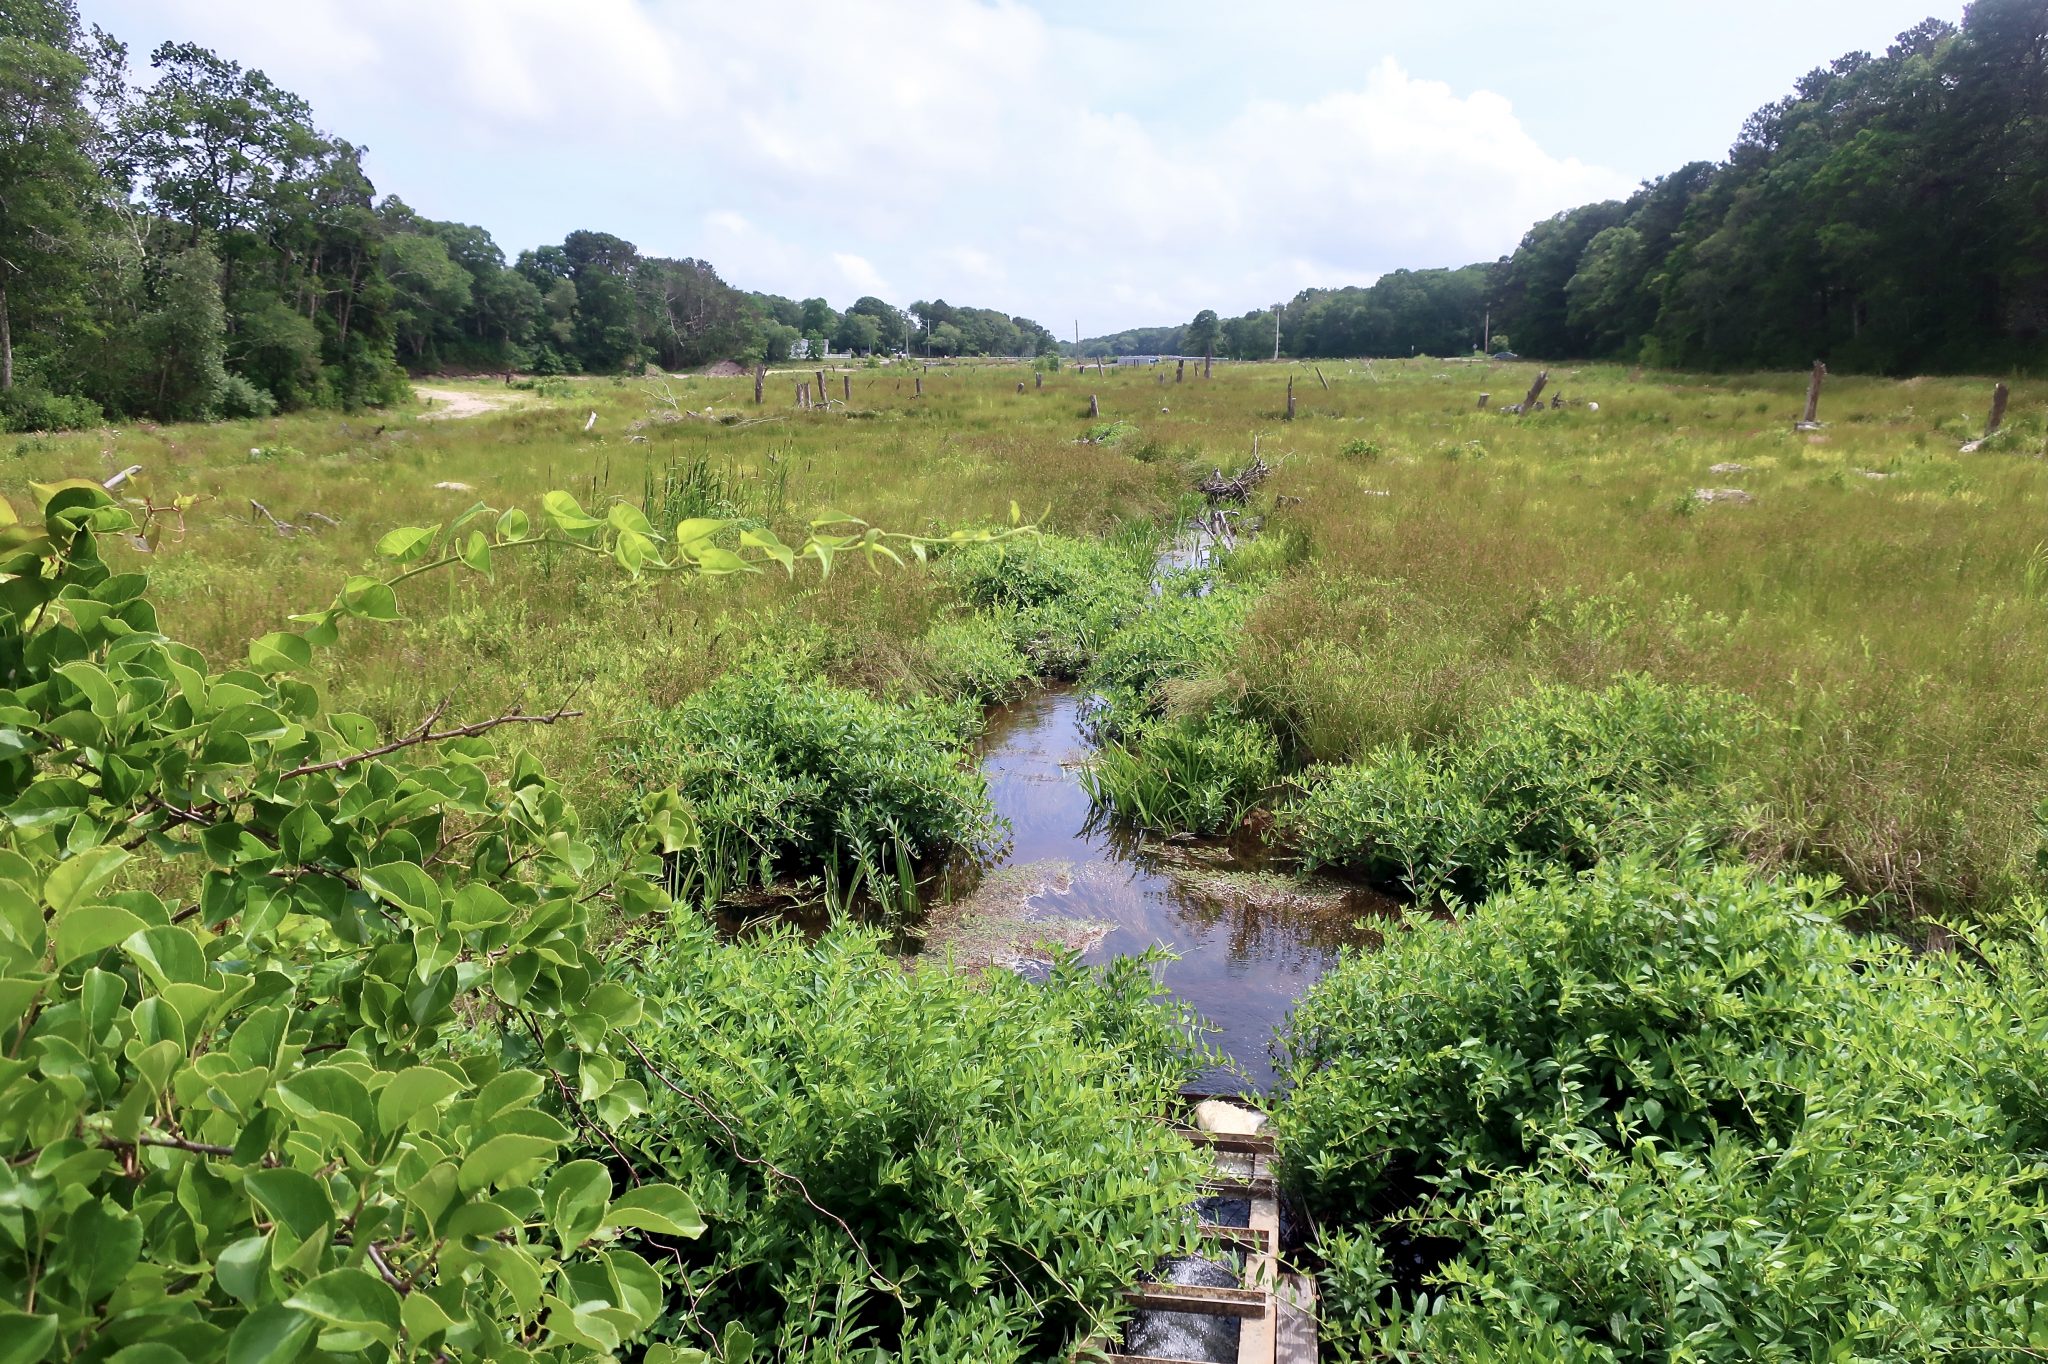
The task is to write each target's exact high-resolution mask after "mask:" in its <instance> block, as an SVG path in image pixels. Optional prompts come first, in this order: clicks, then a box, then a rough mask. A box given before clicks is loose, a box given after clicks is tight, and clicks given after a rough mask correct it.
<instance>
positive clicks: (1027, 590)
mask: <svg viewBox="0 0 2048 1364" xmlns="http://www.w3.org/2000/svg"><path fill="white" fill-rule="evenodd" d="M939 567H940V572H941V573H942V574H943V575H944V577H945V578H946V579H947V581H949V582H950V583H951V584H952V586H953V589H954V590H955V591H956V592H958V593H959V594H960V598H961V600H963V601H965V602H966V603H968V604H969V605H971V606H975V607H978V608H981V609H982V610H985V611H988V612H990V613H991V614H992V615H993V616H994V617H995V618H996V619H997V620H999V621H1000V622H1001V623H1002V624H1003V627H1004V629H1005V631H1006V632H1007V633H1008V635H1009V637H1010V639H1011V641H1012V643H1013V644H1014V645H1015V647H1016V649H1017V651H1018V652H1019V653H1020V654H1022V655H1023V657H1024V658H1025V659H1026V660H1027V661H1028V662H1029V664H1030V665H1031V671H1032V673H1033V674H1034V675H1035V676H1040V677H1062V678H1065V677H1076V676H1079V675H1080V673H1081V671H1082V669H1084V668H1085V667H1087V665H1088V663H1089V661H1090V660H1091V659H1092V658H1094V656H1095V653H1096V650H1098V649H1099V648H1101V646H1102V643H1103V641H1104V640H1106V639H1108V638H1109V636H1110V634H1111V633H1112V632H1113V631H1115V630H1116V629H1117V628H1118V626H1120V625H1121V624H1122V623H1123V622H1124V621H1125V620H1126V619H1127V618H1128V617H1129V616H1130V615H1131V614H1132V613H1133V612H1134V611H1135V609H1136V607H1137V605H1138V603H1139V602H1141V601H1142V600H1143V599H1144V595H1145V575H1146V564H1145V563H1144V562H1143V561H1142V560H1141V559H1140V558H1139V557H1138V556H1136V555H1134V554H1132V553H1131V552H1129V550H1128V548H1126V547H1124V546H1121V545H1114V544H1105V543H1100V542H1097V541H1092V540H1081V539H1075V538H1072V537H1069V536H1064V535H1041V536H1032V537H1029V538H1026V539H1021V540H1015V541H1009V542H1005V543H1003V544H1000V545H975V546H971V547H969V548H967V549H964V550H958V551H955V552H953V553H951V554H948V555H946V557H945V558H944V559H942V560H940V564H939Z"/></svg>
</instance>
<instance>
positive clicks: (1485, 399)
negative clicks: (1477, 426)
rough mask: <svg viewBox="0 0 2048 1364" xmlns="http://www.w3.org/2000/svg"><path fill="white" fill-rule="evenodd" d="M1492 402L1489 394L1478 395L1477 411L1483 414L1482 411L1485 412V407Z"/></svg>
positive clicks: (1491, 396)
mask: <svg viewBox="0 0 2048 1364" xmlns="http://www.w3.org/2000/svg"><path fill="white" fill-rule="evenodd" d="M1492 401H1493V395H1492V394H1491V393H1482V394H1480V395H1479V410H1480V411H1481V412H1484V411H1485V410H1486V405H1487V404H1488V403H1490V402H1492Z"/></svg>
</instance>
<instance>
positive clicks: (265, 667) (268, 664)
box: [249, 632, 313, 673]
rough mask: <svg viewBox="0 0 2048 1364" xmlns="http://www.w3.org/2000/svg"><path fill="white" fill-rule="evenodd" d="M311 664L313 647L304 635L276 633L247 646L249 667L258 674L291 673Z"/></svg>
mask: <svg viewBox="0 0 2048 1364" xmlns="http://www.w3.org/2000/svg"><path fill="white" fill-rule="evenodd" d="M312 662H313V646H312V645H311V644H308V643H307V642H306V637H305V636H304V635H294V634H286V633H283V632H278V633H275V634H268V635H265V636H263V637H262V638H261V639H258V640H255V641H253V642H252V643H251V644H250V645H249V666H250V667H252V668H254V669H255V670H256V671H257V672H260V673H280V672H292V671H294V670H295V669H298V668H304V667H309V666H311V664H312Z"/></svg>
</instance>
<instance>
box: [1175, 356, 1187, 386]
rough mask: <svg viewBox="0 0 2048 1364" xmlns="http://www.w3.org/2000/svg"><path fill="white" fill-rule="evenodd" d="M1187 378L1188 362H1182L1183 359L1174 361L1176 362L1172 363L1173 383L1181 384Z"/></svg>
mask: <svg viewBox="0 0 2048 1364" xmlns="http://www.w3.org/2000/svg"><path fill="white" fill-rule="evenodd" d="M1187 377H1188V362H1187V361H1186V360H1184V359H1183V360H1176V361H1174V362H1173V381H1174V382H1175V383H1180V382H1182V381H1183V380H1185V379H1186V378H1187Z"/></svg>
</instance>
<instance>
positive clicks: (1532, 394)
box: [1515, 369, 1550, 417]
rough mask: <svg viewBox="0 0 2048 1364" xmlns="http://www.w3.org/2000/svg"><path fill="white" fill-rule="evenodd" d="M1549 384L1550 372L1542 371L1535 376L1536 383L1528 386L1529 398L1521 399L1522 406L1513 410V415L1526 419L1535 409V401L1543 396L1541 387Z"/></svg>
mask: <svg viewBox="0 0 2048 1364" xmlns="http://www.w3.org/2000/svg"><path fill="white" fill-rule="evenodd" d="M1549 382H1550V371H1549V370H1547V369H1546V370H1544V371H1543V372H1541V373H1540V374H1538V375H1537V376H1536V382H1535V383H1533V384H1531V385H1529V396H1528V397H1526V398H1524V399H1522V405H1521V406H1520V407H1518V408H1516V409H1515V415H1516V416H1518V417H1526V416H1528V415H1529V413H1530V412H1531V411H1532V410H1533V409H1534V408H1535V406H1536V400H1537V399H1538V398H1540V397H1542V396H1543V386H1544V385H1545V384H1547V383H1549Z"/></svg>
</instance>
